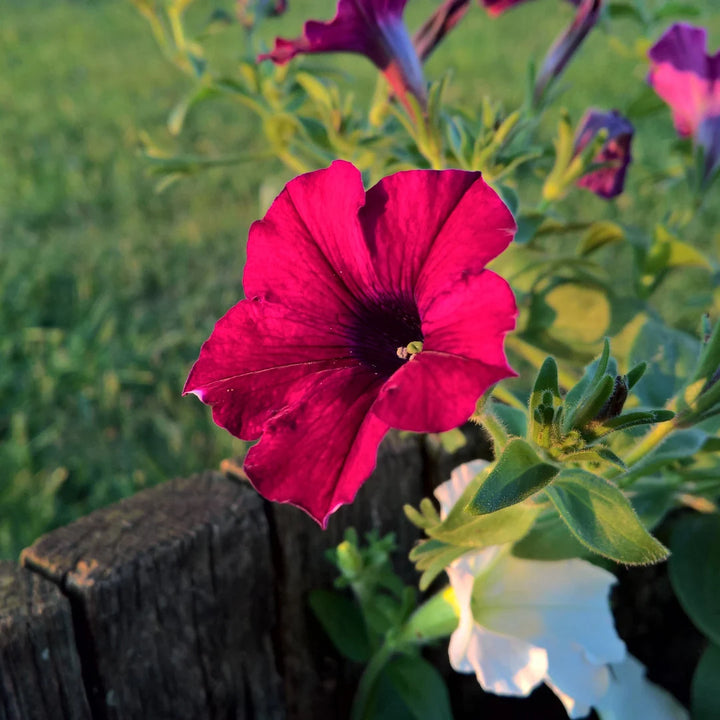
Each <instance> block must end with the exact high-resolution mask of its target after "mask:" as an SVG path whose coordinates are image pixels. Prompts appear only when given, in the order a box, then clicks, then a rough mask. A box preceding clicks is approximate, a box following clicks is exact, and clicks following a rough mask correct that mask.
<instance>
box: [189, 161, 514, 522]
mask: <svg viewBox="0 0 720 720" xmlns="http://www.w3.org/2000/svg"><path fill="white" fill-rule="evenodd" d="M514 232H515V221H514V220H513V217H512V215H511V214H510V211H509V210H508V209H507V208H506V207H505V205H504V204H503V202H502V201H501V200H500V198H499V197H498V195H497V194H496V193H495V192H494V191H493V190H492V189H491V188H490V187H489V186H488V185H487V184H486V183H485V182H484V181H483V180H482V179H481V177H480V173H474V172H464V171H461V170H444V171H431V170H415V171H408V172H400V173H396V174H395V175H391V176H389V177H386V178H384V179H383V180H381V181H380V182H379V183H378V184H377V185H375V186H374V187H372V188H371V189H370V190H368V191H367V192H365V190H364V189H363V185H362V180H361V177H360V173H359V171H358V170H357V169H356V168H355V167H353V166H352V165H351V164H350V163H346V162H342V161H337V162H335V163H333V164H332V165H331V166H330V167H329V168H327V169H325V170H318V171H316V172H311V173H307V174H305V175H301V176H300V177H297V178H295V179H294V180H292V181H291V182H290V183H288V185H287V186H286V187H285V189H284V190H283V192H282V193H281V194H280V195H279V196H278V198H277V199H276V200H275V202H274V203H273V204H272V206H271V207H270V210H268V212H267V215H266V216H265V218H264V219H263V220H260V221H258V222H256V223H255V224H253V226H252V228H251V229H250V237H249V240H248V245H247V264H246V267H245V274H244V278H243V285H244V289H245V296H246V297H247V299H246V300H243V301H241V302H240V303H238V304H237V305H235V306H234V307H233V308H231V309H230V310H229V311H228V312H227V313H226V315H225V316H224V317H223V318H221V319H220V320H219V321H218V323H217V324H216V326H215V329H214V330H213V332H212V334H211V336H210V338H209V339H208V340H207V341H206V342H205V344H204V345H203V347H202V349H201V351H200V357H199V359H198V360H197V362H196V363H195V365H194V366H193V368H192V371H191V372H190V376H189V378H188V380H187V383H186V385H185V389H184V392H185V393H195V394H196V395H197V396H198V397H199V398H200V399H201V400H202V401H203V402H205V403H207V404H208V405H211V406H212V409H213V419H214V420H215V422H216V423H217V424H218V425H220V426H221V427H224V428H226V429H227V430H229V431H230V432H231V433H232V434H233V435H236V436H237V437H240V438H242V439H245V440H256V439H258V438H259V439H260V440H259V442H258V443H257V444H256V445H254V446H253V447H252V448H251V450H250V451H249V453H248V455H247V458H246V460H245V471H246V473H247V475H248V477H249V479H250V481H251V482H252V484H253V485H254V486H255V487H256V488H257V489H258V491H259V492H260V493H261V494H262V495H264V496H265V497H266V498H268V499H270V500H275V501H277V502H288V503H292V504H294V505H297V506H298V507H301V508H302V509H303V510H305V511H306V512H307V513H308V514H310V515H311V516H312V517H313V518H315V520H317V521H318V522H319V523H321V524H322V525H323V526H324V525H325V524H326V522H327V519H328V516H329V515H330V514H331V513H333V512H334V511H335V510H337V508H338V507H339V506H340V505H342V504H344V503H348V502H351V501H352V499H353V498H354V497H355V494H356V493H357V491H358V489H359V487H360V486H361V485H362V483H363V482H364V481H365V480H366V479H367V477H368V476H369V475H370V473H371V472H372V470H373V468H374V466H375V457H376V452H377V448H378V445H379V443H380V441H381V439H382V437H383V436H384V435H385V433H386V432H387V430H388V429H389V428H390V427H396V428H400V429H402V430H410V431H414V432H441V431H445V430H449V429H451V428H454V427H457V426H458V425H460V424H461V423H463V422H464V421H465V420H467V418H468V417H470V415H471V414H472V413H473V411H474V409H475V404H476V401H477V399H478V398H479V397H480V395H482V393H483V392H484V391H485V390H486V389H487V388H488V387H490V386H491V385H492V384H494V383H496V382H498V381H499V380H501V379H503V378H506V377H509V376H512V375H514V373H513V371H512V369H511V368H510V367H509V366H508V363H507V359H506V357H505V353H504V350H503V339H504V336H505V334H506V333H507V332H508V331H510V330H512V329H513V327H514V325H515V316H516V307H515V300H514V297H513V294H512V291H511V289H510V287H509V286H508V284H507V283H506V282H505V281H504V280H503V279H502V278H501V277H499V276H498V275H496V274H494V273H493V272H491V271H490V270H486V269H485V265H486V264H487V263H488V262H489V261H490V260H491V259H492V258H494V257H495V256H497V255H498V254H499V253H501V252H502V251H503V250H504V249H505V248H506V246H507V245H508V243H509V242H510V241H511V240H512V237H513V234H514Z"/></svg>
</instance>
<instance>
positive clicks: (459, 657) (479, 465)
mask: <svg viewBox="0 0 720 720" xmlns="http://www.w3.org/2000/svg"><path fill="white" fill-rule="evenodd" d="M486 466H487V463H485V462H484V461H476V462H473V463H468V464H466V465H462V466H460V467H459V468H456V470H454V471H453V473H452V475H451V479H450V480H449V481H448V482H446V483H443V485H441V486H440V487H438V488H437V490H436V491H435V496H436V497H437V499H438V500H439V501H440V504H441V515H443V516H445V515H447V513H448V512H449V511H450V509H451V507H452V505H453V504H454V502H456V501H457V499H458V497H459V496H460V495H461V494H462V491H463V490H464V489H465V487H466V486H467V484H468V483H469V482H470V481H471V480H472V478H474V477H475V476H476V475H477V474H478V473H479V472H481V471H482V470H483V468H484V467H486ZM509 551H510V546H502V547H500V546H494V547H488V548H484V549H482V550H478V551H474V552H471V553H468V554H466V555H464V556H463V557H461V558H459V559H458V560H455V561H454V562H453V563H452V564H451V565H450V567H448V568H447V574H448V576H449V578H450V583H451V585H452V588H453V590H454V593H455V598H456V600H457V607H458V612H459V624H458V627H457V629H456V630H455V632H454V633H453V634H452V637H451V638H450V648H449V654H450V663H451V665H452V666H453V668H454V669H455V670H457V671H458V672H464V673H471V672H474V673H475V675H476V676H477V679H478V682H479V683H480V685H481V686H482V687H483V689H484V690H487V691H489V692H493V693H496V694H498V695H517V696H527V695H529V694H530V692H531V691H532V690H533V689H534V688H535V687H537V686H538V685H539V684H540V683H541V682H545V683H546V684H547V685H548V686H549V687H550V688H551V689H552V690H553V691H554V692H555V694H556V695H557V696H558V697H559V698H560V700H561V701H562V703H563V705H564V706H565V709H566V710H567V713H568V715H569V716H570V717H571V718H581V717H584V716H585V715H587V714H589V712H590V709H591V707H592V706H594V705H596V704H597V703H598V702H599V700H600V699H601V698H603V697H604V696H605V695H606V693H607V692H608V689H609V688H610V684H611V672H610V670H609V668H608V664H609V663H620V662H622V661H623V660H624V659H625V654H626V652H625V645H624V643H623V642H622V640H620V638H619V637H618V635H617V633H616V632H615V626H614V622H613V617H612V613H611V612H610V607H609V603H608V596H609V593H610V587H611V586H612V585H613V583H614V582H615V577H614V576H613V575H612V574H611V573H609V572H607V571H606V570H603V569H601V568H598V567H596V566H595V565H592V564H591V563H589V562H586V561H584V560H578V559H572V560H561V561H554V562H546V561H536V560H522V559H519V558H515V557H513V556H512V555H511V554H510V552H509Z"/></svg>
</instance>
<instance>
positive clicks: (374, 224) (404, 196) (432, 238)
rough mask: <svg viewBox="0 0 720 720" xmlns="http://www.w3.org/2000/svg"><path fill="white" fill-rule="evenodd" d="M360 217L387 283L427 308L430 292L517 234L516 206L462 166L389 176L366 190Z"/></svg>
mask: <svg viewBox="0 0 720 720" xmlns="http://www.w3.org/2000/svg"><path fill="white" fill-rule="evenodd" d="M413 198H427V199H428V201H427V202H424V203H419V202H416V201H413V200H412V199H413ZM360 221H361V224H362V227H363V231H364V233H365V237H366V238H367V242H368V246H369V247H370V252H371V255H372V258H373V263H374V265H375V269H376V272H377V275H378V278H379V281H380V283H381V284H382V286H383V287H384V288H385V290H386V291H392V292H394V293H395V294H396V295H397V296H398V297H411V298H412V297H415V298H417V300H418V302H419V305H420V307H421V308H422V305H423V302H422V298H423V295H424V294H425V293H427V294H428V295H431V294H433V293H434V292H435V291H436V290H437V289H438V288H442V290H445V289H447V287H448V285H449V284H451V283H452V282H454V281H455V280H456V279H458V278H460V277H461V276H462V275H464V274H467V273H472V272H476V271H479V270H481V269H482V268H483V267H484V266H485V265H486V264H487V263H488V262H489V261H490V260H491V259H492V258H494V257H495V256H497V255H498V254H499V253H500V252H502V251H503V250H504V249H505V248H506V247H507V245H508V244H509V243H510V241H511V240H512V236H513V233H514V231H515V221H514V220H513V218H512V215H511V214H510V211H509V210H508V209H507V208H506V207H505V205H504V204H503V202H502V200H500V198H499V197H498V195H497V193H496V192H495V191H494V190H492V189H491V188H490V187H489V186H488V185H487V184H486V183H485V181H484V180H483V179H482V178H481V176H480V173H474V172H465V171H462V170H445V171H442V172H440V171H430V170H411V171H408V172H400V173H396V174H395V175H390V176H389V177H386V178H384V179H383V180H381V181H380V182H379V183H378V184H377V185H375V186H374V187H372V188H370V190H368V192H367V202H366V204H365V207H364V208H363V209H362V210H361V211H360ZM399 238H403V239H404V241H399Z"/></svg>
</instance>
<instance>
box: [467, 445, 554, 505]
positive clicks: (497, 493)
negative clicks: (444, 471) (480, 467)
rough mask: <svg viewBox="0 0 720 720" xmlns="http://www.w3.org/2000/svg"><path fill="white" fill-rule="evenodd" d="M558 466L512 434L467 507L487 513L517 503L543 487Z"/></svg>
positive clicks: (551, 477)
mask: <svg viewBox="0 0 720 720" xmlns="http://www.w3.org/2000/svg"><path fill="white" fill-rule="evenodd" d="M559 470H560V468H559V467H557V466H556V465H551V464H550V463H546V462H543V461H542V460H541V459H540V458H539V457H538V455H537V453H536V452H535V450H533V448H532V447H531V446H530V445H529V444H528V443H527V442H526V441H525V440H522V439H521V438H514V439H513V440H511V441H510V442H509V443H508V444H507V446H506V448H505V450H504V452H503V454H502V455H501V456H500V459H499V460H498V461H497V463H496V464H495V467H494V468H493V469H492V470H491V471H490V473H489V474H488V475H487V477H486V478H485V479H484V481H483V482H482V484H481V485H480V487H479V488H478V491H477V492H476V493H475V496H474V497H473V499H472V500H471V501H470V503H469V504H468V506H467V507H468V510H469V512H471V513H473V514H474V515H486V514H488V513H494V512H496V511H498V510H502V509H503V508H508V507H510V506H512V505H516V504H517V503H519V502H522V501H523V500H524V499H525V498H527V497H530V495H534V494H535V493H536V492H539V491H540V490H542V489H543V488H544V487H545V486H546V485H547V484H548V483H549V482H550V481H551V480H552V479H553V478H554V477H555V476H556V475H557V474H558V472H559Z"/></svg>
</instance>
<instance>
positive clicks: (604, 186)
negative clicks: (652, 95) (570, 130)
mask: <svg viewBox="0 0 720 720" xmlns="http://www.w3.org/2000/svg"><path fill="white" fill-rule="evenodd" d="M601 130H605V131H607V140H606V141H605V143H604V144H603V146H602V148H600V152H598V154H597V155H596V156H595V158H594V162H596V163H602V164H604V165H605V167H601V168H598V169H597V170H592V171H591V172H589V173H586V174H585V175H583V176H582V177H581V178H580V179H579V180H578V185H580V186H581V187H584V188H587V189H588V190H591V191H592V192H594V193H595V194H596V195H599V196H600V197H603V198H605V199H607V200H609V199H611V198H614V197H616V196H617V195H619V194H620V193H621V192H622V191H623V188H624V186H625V175H626V173H627V168H628V165H629V164H630V161H631V160H632V156H631V154H630V144H631V142H632V138H633V132H634V128H633V126H632V123H631V122H630V121H629V120H628V119H627V118H625V117H623V116H622V115H621V114H620V113H619V112H617V111H616V110H610V112H601V111H600V110H588V112H587V113H586V114H585V117H584V118H583V119H582V122H581V123H580V128H579V130H578V133H577V137H576V139H575V154H577V153H579V152H580V151H581V150H582V149H583V148H584V147H585V146H586V145H587V144H588V143H589V142H591V141H592V140H593V139H594V138H595V136H596V135H597V134H598V133H599V132H600V131H601Z"/></svg>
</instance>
